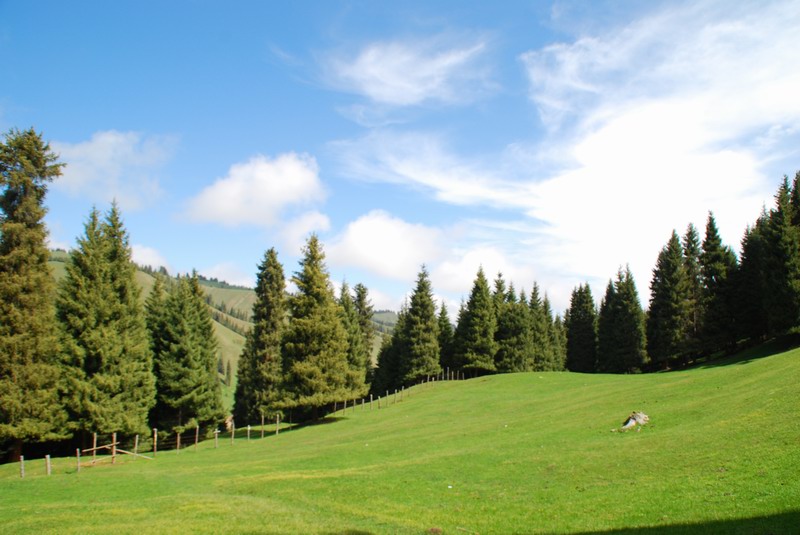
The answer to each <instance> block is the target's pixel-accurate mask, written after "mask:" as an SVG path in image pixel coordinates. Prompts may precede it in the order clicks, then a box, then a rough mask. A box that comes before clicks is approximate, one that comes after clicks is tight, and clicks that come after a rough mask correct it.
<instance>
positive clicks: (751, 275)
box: [734, 212, 769, 340]
mask: <svg viewBox="0 0 800 535" xmlns="http://www.w3.org/2000/svg"><path fill="white" fill-rule="evenodd" d="M767 224H768V217H767V214H766V212H763V213H762V214H761V216H760V217H759V218H758V220H757V221H756V224H755V225H754V226H753V227H750V228H748V229H747V230H746V231H745V234H744V237H743V238H742V260H741V263H740V267H739V271H738V273H737V276H736V277H735V279H734V280H735V282H734V287H735V294H736V297H735V299H734V301H735V303H736V314H735V317H736V332H737V336H740V337H742V338H749V339H753V340H758V339H761V338H763V337H764V336H766V334H767V331H768V330H769V327H768V319H767V304H766V303H767V300H766V294H767V263H768V261H767V255H768V248H767V243H766V238H765V234H766V226H767Z"/></svg>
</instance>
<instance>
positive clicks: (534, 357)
mask: <svg viewBox="0 0 800 535" xmlns="http://www.w3.org/2000/svg"><path fill="white" fill-rule="evenodd" d="M528 308H529V313H528V318H529V320H530V322H531V356H530V362H529V363H528V366H529V368H530V369H531V370H536V371H541V370H544V368H545V366H546V362H547V355H548V354H549V353H550V337H549V336H548V334H547V327H548V326H547V318H545V313H544V303H543V302H542V298H541V296H540V295H539V285H538V284H537V283H535V282H534V283H533V289H532V290H531V297H530V300H529V301H528Z"/></svg>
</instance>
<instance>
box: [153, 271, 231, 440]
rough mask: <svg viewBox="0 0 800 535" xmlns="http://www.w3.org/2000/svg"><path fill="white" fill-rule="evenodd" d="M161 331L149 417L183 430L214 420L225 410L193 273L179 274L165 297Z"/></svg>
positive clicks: (164, 427)
mask: <svg viewBox="0 0 800 535" xmlns="http://www.w3.org/2000/svg"><path fill="white" fill-rule="evenodd" d="M163 307H164V317H165V320H166V321H165V322H164V326H165V328H164V330H163V331H161V332H152V333H151V336H152V339H153V346H154V347H155V346H158V347H161V348H163V352H162V353H156V354H155V356H154V360H155V366H154V368H155V372H156V378H157V384H158V394H157V399H156V406H155V408H154V409H153V422H154V424H155V426H156V427H157V428H158V429H160V430H162V431H166V430H169V431H178V432H183V431H184V430H186V429H191V428H193V427H195V426H197V425H208V424H212V425H213V424H215V423H217V422H219V421H221V420H222V417H223V415H224V410H223V407H222V396H221V391H220V385H219V380H218V378H217V372H216V366H215V363H216V356H217V342H216V338H215V337H214V330H213V329H214V327H213V324H212V320H211V315H210V312H209V310H208V307H207V305H206V302H205V298H204V296H203V291H202V289H201V288H200V284H199V281H198V278H197V273H196V272H195V273H193V274H192V275H191V277H182V278H179V280H178V281H177V283H176V284H175V285H173V286H172V288H170V291H169V294H168V295H167V296H166V298H165V300H164V304H163Z"/></svg>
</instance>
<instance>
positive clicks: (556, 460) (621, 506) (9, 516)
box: [0, 345, 800, 535]
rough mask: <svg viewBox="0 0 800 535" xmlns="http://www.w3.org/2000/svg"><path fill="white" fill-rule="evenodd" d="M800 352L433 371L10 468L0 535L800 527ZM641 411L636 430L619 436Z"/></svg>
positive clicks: (3, 480)
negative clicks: (285, 422)
mask: <svg viewBox="0 0 800 535" xmlns="http://www.w3.org/2000/svg"><path fill="white" fill-rule="evenodd" d="M798 400H800V349H792V350H781V349H780V348H777V347H776V346H774V345H773V346H762V347H760V348H756V349H752V350H750V351H748V352H744V353H742V354H739V355H737V356H735V357H733V358H730V359H727V360H724V361H718V362H714V363H711V364H709V365H706V366H701V367H697V368H694V369H690V370H685V371H677V372H669V373H658V374H647V375H628V376H621V375H582V374H576V373H568V372H559V373H524V374H509V375H496V376H488V377H482V378H477V379H472V380H467V381H453V382H437V383H428V384H425V385H420V386H417V387H414V388H413V389H411V390H409V391H408V392H407V393H406V395H405V396H403V399H402V400H400V399H399V398H398V401H397V402H396V403H393V404H391V405H390V406H388V407H386V406H384V407H383V408H381V409H380V410H379V409H377V405H375V406H374V407H373V409H372V410H370V409H369V406H368V405H367V406H365V407H364V408H362V407H361V406H358V407H356V408H355V409H353V408H349V409H348V410H347V412H346V413H342V412H341V411H340V412H339V413H338V414H336V415H334V416H329V417H328V418H326V419H324V420H323V421H322V422H320V423H318V424H316V425H307V426H303V427H298V428H294V429H291V430H285V431H282V432H281V433H280V434H278V435H275V434H274V427H270V428H269V432H268V434H267V436H266V437H265V438H263V439H262V438H258V437H260V434H259V433H258V431H257V430H254V431H253V435H252V439H251V440H250V441H247V440H246V439H245V438H244V435H243V433H244V431H243V430H240V432H239V435H238V437H237V439H236V441H235V443H234V444H233V445H232V444H231V443H230V440H228V439H227V437H226V439H220V442H219V447H218V449H215V448H214V442H213V440H212V441H206V442H203V443H201V444H200V447H199V448H198V449H197V450H196V451H195V450H194V448H189V449H186V450H183V451H181V452H180V453H177V452H175V451H160V452H159V453H158V455H157V458H156V460H154V461H148V460H144V459H138V460H131V459H130V458H127V459H124V460H122V461H120V462H118V463H117V464H116V465H114V466H111V465H110V464H102V465H97V466H94V467H84V468H83V469H82V470H81V471H80V472H79V473H77V472H76V466H75V459H74V458H64V459H54V460H53V475H51V476H46V475H44V473H45V472H44V462H43V461H42V460H29V461H27V462H26V477H25V479H20V477H19V467H18V465H16V464H6V465H2V466H0V496H2V499H1V500H0V525H2V526H3V531H4V532H6V533H108V532H114V533H117V534H124V533H143V532H144V533H150V532H158V533H187V532H195V533H223V532H225V533H323V534H351V535H358V534H368V533H374V534H379V533H410V534H424V533H443V534H475V533H480V534H487V533H600V532H616V533H645V534H647V533H654V534H661V533H773V534H776V533H797V531H798V529H800V528H799V526H800V403H799V402H798ZM633 410H641V411H644V412H646V413H647V414H648V415H650V418H651V421H650V423H649V424H648V425H647V426H645V427H644V428H642V430H641V431H639V432H636V431H628V432H612V429H617V428H619V426H620V424H621V422H622V421H623V420H624V418H625V417H626V416H627V415H628V414H629V413H630V412H631V411H633Z"/></svg>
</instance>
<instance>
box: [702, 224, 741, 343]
mask: <svg viewBox="0 0 800 535" xmlns="http://www.w3.org/2000/svg"><path fill="white" fill-rule="evenodd" d="M700 269H701V272H702V279H703V292H702V300H703V305H702V307H701V308H702V310H703V320H702V322H701V324H702V326H703V330H702V333H701V334H702V336H701V340H702V347H703V349H704V351H705V352H706V353H713V352H715V351H718V350H720V349H724V348H726V347H727V348H733V347H735V344H736V308H735V306H736V303H735V297H736V296H735V293H734V292H735V287H734V281H735V280H736V276H737V270H738V264H737V260H736V254H735V253H734V252H733V250H732V249H731V248H730V247H728V246H723V245H722V238H720V235H719V231H718V230H717V223H716V221H715V220H714V214H712V213H711V212H709V213H708V220H707V222H706V235H705V239H704V240H703V252H702V253H701V255H700Z"/></svg>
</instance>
